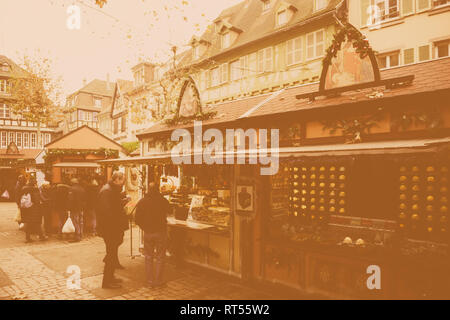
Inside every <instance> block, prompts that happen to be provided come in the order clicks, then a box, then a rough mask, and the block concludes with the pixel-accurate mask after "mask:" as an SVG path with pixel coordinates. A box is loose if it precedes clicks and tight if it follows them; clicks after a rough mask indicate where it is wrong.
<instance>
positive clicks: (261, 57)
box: [256, 47, 274, 74]
mask: <svg viewBox="0 0 450 320" xmlns="http://www.w3.org/2000/svg"><path fill="white" fill-rule="evenodd" d="M269 51H270V58H269V57H268V54H267V53H268V52H269ZM273 60H274V55H273V47H267V48H264V49H261V50H259V51H258V54H257V59H256V62H257V67H258V73H259V74H261V73H266V72H272V71H273ZM269 61H270V68H267V62H269Z"/></svg>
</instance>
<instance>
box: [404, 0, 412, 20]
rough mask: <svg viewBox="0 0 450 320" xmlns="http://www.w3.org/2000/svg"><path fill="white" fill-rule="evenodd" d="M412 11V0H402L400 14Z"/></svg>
mask: <svg viewBox="0 0 450 320" xmlns="http://www.w3.org/2000/svg"><path fill="white" fill-rule="evenodd" d="M412 13H414V0H402V15H404V16H406V15H408V14H412Z"/></svg>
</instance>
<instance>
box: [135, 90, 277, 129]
mask: <svg viewBox="0 0 450 320" xmlns="http://www.w3.org/2000/svg"><path fill="white" fill-rule="evenodd" d="M270 96H271V95H270V94H265V95H259V96H255V97H250V98H246V99H241V100H234V101H228V102H224V103H220V104H216V105H212V106H208V107H204V110H203V111H204V112H209V111H215V112H216V115H215V116H214V118H212V119H209V120H204V121H202V122H203V125H204V126H208V125H212V124H221V123H225V122H230V121H234V120H237V119H238V118H239V117H240V116H242V115H243V114H245V113H246V112H247V111H248V110H250V109H252V108H253V107H255V106H257V105H258V104H260V103H262V102H263V101H264V100H266V99H267V98H269V97H270ZM192 125H193V124H192V123H191V124H179V125H173V126H168V125H166V124H165V123H156V124H154V125H153V126H151V127H150V128H148V129H147V130H145V131H143V132H142V133H140V134H138V136H141V135H146V134H150V133H156V132H164V131H171V130H174V129H182V128H190V127H192Z"/></svg>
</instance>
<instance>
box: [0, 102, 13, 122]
mask: <svg viewBox="0 0 450 320" xmlns="http://www.w3.org/2000/svg"><path fill="white" fill-rule="evenodd" d="M0 118H4V119H9V118H11V108H10V107H9V106H8V105H7V104H6V103H0Z"/></svg>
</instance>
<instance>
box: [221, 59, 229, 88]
mask: <svg viewBox="0 0 450 320" xmlns="http://www.w3.org/2000/svg"><path fill="white" fill-rule="evenodd" d="M219 69H220V70H219V78H220V81H219V84H224V83H227V82H228V79H229V77H228V63H223V64H221V65H220V67H219Z"/></svg>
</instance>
